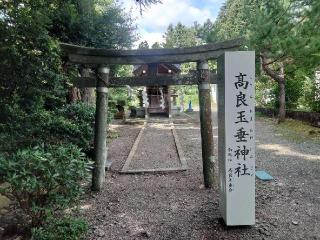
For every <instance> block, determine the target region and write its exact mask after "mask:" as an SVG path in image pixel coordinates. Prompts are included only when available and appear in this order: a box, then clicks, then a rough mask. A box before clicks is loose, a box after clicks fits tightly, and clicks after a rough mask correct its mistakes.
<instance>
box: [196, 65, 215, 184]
mask: <svg viewBox="0 0 320 240" xmlns="http://www.w3.org/2000/svg"><path fill="white" fill-rule="evenodd" d="M197 69H198V73H199V85H198V88H199V106H200V123H201V147H202V165H203V177H204V185H205V187H206V188H211V187H213V183H214V156H213V133H212V113H211V93H210V80H209V79H210V78H209V66H208V62H207V61H203V62H198V64H197Z"/></svg>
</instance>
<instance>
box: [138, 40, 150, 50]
mask: <svg viewBox="0 0 320 240" xmlns="http://www.w3.org/2000/svg"><path fill="white" fill-rule="evenodd" d="M138 49H149V43H148V42H147V41H142V42H141V43H140V44H139V46H138Z"/></svg>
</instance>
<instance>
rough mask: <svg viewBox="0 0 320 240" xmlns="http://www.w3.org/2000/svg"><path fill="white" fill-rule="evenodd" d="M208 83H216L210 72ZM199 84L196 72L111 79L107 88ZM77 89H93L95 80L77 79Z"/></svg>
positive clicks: (215, 77)
mask: <svg viewBox="0 0 320 240" xmlns="http://www.w3.org/2000/svg"><path fill="white" fill-rule="evenodd" d="M209 82H210V83H211V84H216V83H217V75H216V74H215V73H212V72H210V74H209ZM198 83H199V77H198V74H197V73H196V72H191V73H190V74H184V75H170V76H152V77H150V76H143V77H111V78H110V79H109V81H108V85H107V87H123V86H126V85H129V86H167V85H195V84H198ZM75 86H76V87H78V88H88V87H95V86H96V80H95V78H93V77H79V78H77V79H76V81H75Z"/></svg>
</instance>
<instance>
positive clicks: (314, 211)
mask: <svg viewBox="0 0 320 240" xmlns="http://www.w3.org/2000/svg"><path fill="white" fill-rule="evenodd" d="M197 116H198V113H193V114H191V116H184V115H183V116H179V117H177V118H176V119H175V121H174V122H175V128H176V130H177V133H178V135H179V138H180V142H181V145H182V148H183V151H184V153H185V156H186V158H187V163H188V167H190V170H187V171H185V172H175V173H169V174H136V175H126V174H120V173H119V171H120V169H121V167H122V165H123V164H124V162H125V160H126V157H127V156H128V154H129V152H130V149H131V147H132V145H133V143H134V140H135V138H136V137H137V135H138V133H139V130H140V128H141V125H121V124H119V123H116V124H115V125H113V126H112V128H113V129H116V130H117V131H118V132H119V138H117V139H115V140H113V141H112V142H111V143H110V144H109V159H110V160H111V161H113V165H112V167H111V171H109V172H108V174H107V177H106V184H105V187H104V189H103V191H102V192H100V193H96V194H94V193H89V194H88V195H87V197H86V199H84V200H83V202H82V205H81V214H80V215H81V216H83V217H85V218H86V219H87V220H88V221H89V223H90V230H89V233H88V235H87V236H86V239H110V240H113V239H114V240H120V239H123V240H124V239H147V238H149V239H199V240H205V239H230V240H231V239H259V240H260V239H281V240H282V239H288V240H289V239H290V240H291V239H320V211H319V207H320V156H319V155H320V148H319V145H318V144H316V143H314V142H303V143H294V142H292V141H290V140H286V139H285V138H283V137H282V136H281V135H280V134H278V133H277V132H276V130H275V126H274V123H273V122H272V121H271V120H270V119H265V118H258V119H257V122H256V154H257V155H256V168H257V170H266V171H267V172H268V173H270V174H271V175H272V176H273V177H274V178H275V181H269V182H262V181H260V180H256V225H255V226H252V227H226V226H225V225H224V224H223V221H222V220H221V218H220V213H219V206H218V200H219V194H218V188H217V186H216V188H215V189H209V190H207V189H204V188H203V185H202V183H203V181H202V163H201V147H200V146H201V145H200V128H199V121H198V118H197ZM214 122H215V123H216V121H214ZM149 133H150V132H149ZM150 134H152V133H150ZM164 135H166V134H164ZM148 139H149V140H148V141H144V142H143V143H144V144H145V148H146V149H148V147H150V146H154V142H152V139H153V138H152V136H148ZM154 140H156V138H155V139H154ZM214 140H215V145H216V144H217V126H214ZM161 144H162V146H161V149H164V148H163V146H164V145H166V146H168V148H170V149H171V148H172V146H171V144H172V141H171V140H170V141H169V140H168V141H162V142H161ZM215 150H217V146H215ZM162 151H163V150H162ZM170 151H171V150H170ZM140 154H141V153H140ZM139 160H142V158H139ZM133 164H134V163H133ZM136 164H138V163H136ZM148 167H149V166H148Z"/></svg>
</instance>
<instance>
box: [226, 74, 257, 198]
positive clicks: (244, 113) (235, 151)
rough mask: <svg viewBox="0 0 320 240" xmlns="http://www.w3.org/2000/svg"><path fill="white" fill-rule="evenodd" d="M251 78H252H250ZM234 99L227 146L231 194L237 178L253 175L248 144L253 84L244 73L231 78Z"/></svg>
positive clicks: (250, 130)
mask: <svg viewBox="0 0 320 240" xmlns="http://www.w3.org/2000/svg"><path fill="white" fill-rule="evenodd" d="M251 78H252V77H251ZM233 82H234V84H233V86H232V85H231V87H232V88H234V89H233V90H235V91H233V92H234V93H235V95H234V97H233V99H234V105H235V108H234V113H235V114H233V116H234V119H233V120H234V121H233V122H234V124H235V132H234V135H233V136H232V138H233V139H231V141H230V146H228V162H229V163H230V164H229V168H228V191H229V192H232V191H233V190H234V188H235V187H236V185H237V184H236V182H237V181H238V179H239V178H244V177H246V176H253V175H254V165H252V164H251V162H252V161H250V160H252V159H253V158H254V155H253V148H252V147H251V144H248V143H249V142H252V140H253V139H254V128H253V127H252V124H251V123H252V122H253V119H254V116H253V113H254V109H253V108H254V105H252V104H250V102H251V101H250V100H251V99H253V96H252V92H253V91H251V90H252V88H253V84H252V82H251V81H250V76H248V74H246V73H245V72H239V73H238V74H237V75H235V76H234V78H233Z"/></svg>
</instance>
